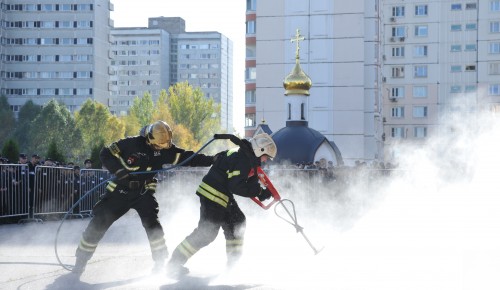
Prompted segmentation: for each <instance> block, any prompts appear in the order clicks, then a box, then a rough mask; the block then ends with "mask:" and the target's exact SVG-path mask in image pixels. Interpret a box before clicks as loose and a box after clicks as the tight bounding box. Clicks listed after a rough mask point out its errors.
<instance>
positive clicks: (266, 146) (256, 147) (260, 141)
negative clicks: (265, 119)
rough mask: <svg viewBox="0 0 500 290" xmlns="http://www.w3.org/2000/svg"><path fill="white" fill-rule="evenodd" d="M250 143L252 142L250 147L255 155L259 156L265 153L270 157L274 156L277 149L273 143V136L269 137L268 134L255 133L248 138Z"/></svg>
mask: <svg viewBox="0 0 500 290" xmlns="http://www.w3.org/2000/svg"><path fill="white" fill-rule="evenodd" d="M250 144H252V149H253V152H254V153H255V156H257V157H260V156H262V155H264V154H266V155H267V156H269V157H270V158H271V159H273V158H274V157H276V152H277V151H278V150H277V148H276V144H275V143H274V140H273V138H271V136H269V134H266V133H262V134H258V135H255V137H253V138H252V139H250Z"/></svg>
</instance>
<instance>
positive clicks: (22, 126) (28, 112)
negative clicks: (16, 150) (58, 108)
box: [14, 100, 42, 152]
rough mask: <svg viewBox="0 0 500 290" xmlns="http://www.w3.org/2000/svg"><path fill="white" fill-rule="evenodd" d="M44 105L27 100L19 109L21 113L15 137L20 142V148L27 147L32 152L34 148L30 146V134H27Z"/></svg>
mask: <svg viewBox="0 0 500 290" xmlns="http://www.w3.org/2000/svg"><path fill="white" fill-rule="evenodd" d="M41 111H42V107H41V106H40V105H36V104H35V103H34V102H33V101H32V100H28V101H26V103H24V105H23V106H22V107H21V109H20V110H19V115H18V118H17V126H16V130H15V131H14V138H16V140H17V141H18V142H19V147H20V148H25V149H26V150H29V151H30V152H31V150H32V148H29V143H30V135H29V134H26V133H27V132H28V131H29V128H30V127H31V123H32V122H33V120H34V119H35V118H36V117H37V116H38V115H39V114H40V112H41Z"/></svg>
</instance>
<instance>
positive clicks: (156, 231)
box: [76, 188, 168, 262]
mask: <svg viewBox="0 0 500 290" xmlns="http://www.w3.org/2000/svg"><path fill="white" fill-rule="evenodd" d="M131 208H133V209H135V210H136V211H137V213H138V214H139V217H140V218H141V222H142V225H143V227H144V229H145V230H146V234H147V236H148V240H149V245H150V247H151V254H152V256H153V260H154V261H155V262H156V261H165V260H166V259H167V257H168V250H167V245H166V243H165V238H164V232H163V228H162V226H161V224H160V222H159V220H158V211H159V207H158V202H157V201H156V198H155V197H154V195H153V194H150V193H146V194H143V195H141V194H140V191H139V190H134V191H132V190H129V191H124V190H118V188H117V189H115V190H114V191H113V192H108V193H107V195H106V196H105V197H104V198H103V199H102V200H101V201H99V202H98V203H97V204H96V205H95V207H94V209H93V214H94V217H93V218H92V220H91V221H90V223H89V225H88V226H87V228H86V229H85V231H84V232H83V235H82V239H81V240H80V244H79V246H78V248H77V250H76V258H77V260H79V259H82V260H84V261H88V260H89V259H90V258H91V257H92V255H93V254H94V252H95V249H96V247H97V244H98V243H99V241H100V240H101V239H102V237H103V236H104V234H105V233H106V231H107V230H108V229H109V227H110V226H111V225H112V224H113V223H114V222H115V221H116V220H117V219H119V218H120V217H121V216H123V215H124V214H125V213H127V212H128V211H129V210H130V209H131Z"/></svg>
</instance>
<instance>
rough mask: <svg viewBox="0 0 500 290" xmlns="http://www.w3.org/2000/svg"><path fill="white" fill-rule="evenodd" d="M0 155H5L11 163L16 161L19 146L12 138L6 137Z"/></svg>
mask: <svg viewBox="0 0 500 290" xmlns="http://www.w3.org/2000/svg"><path fill="white" fill-rule="evenodd" d="M2 156H4V157H7V159H9V160H10V162H11V163H16V160H17V158H18V157H19V146H18V145H17V143H16V141H14V139H7V140H6V141H5V143H4V144H3V148H2Z"/></svg>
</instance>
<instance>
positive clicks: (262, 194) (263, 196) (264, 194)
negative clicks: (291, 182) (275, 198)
mask: <svg viewBox="0 0 500 290" xmlns="http://www.w3.org/2000/svg"><path fill="white" fill-rule="evenodd" d="M271 196H272V194H271V191H269V189H267V188H265V189H262V191H261V192H260V194H259V195H258V196H257V198H258V199H259V200H260V201H264V200H266V199H269V198H270V197H271Z"/></svg>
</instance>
